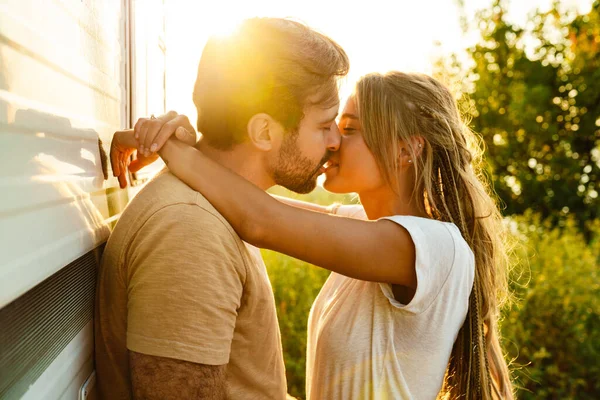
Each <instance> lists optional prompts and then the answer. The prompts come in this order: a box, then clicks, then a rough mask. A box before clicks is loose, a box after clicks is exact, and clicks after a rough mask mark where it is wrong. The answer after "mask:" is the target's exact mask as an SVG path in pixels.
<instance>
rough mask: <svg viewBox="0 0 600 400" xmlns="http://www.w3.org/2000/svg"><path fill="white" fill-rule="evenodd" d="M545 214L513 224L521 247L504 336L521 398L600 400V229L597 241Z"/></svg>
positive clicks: (598, 227)
mask: <svg viewBox="0 0 600 400" xmlns="http://www.w3.org/2000/svg"><path fill="white" fill-rule="evenodd" d="M540 221H541V220H540V218H539V216H533V217H532V216H531V215H529V213H528V215H526V216H524V217H518V218H515V219H513V224H515V225H516V226H518V233H517V235H518V237H519V238H520V240H521V244H522V245H521V246H520V247H519V250H518V252H517V254H516V256H517V261H518V267H517V271H519V272H520V274H519V275H518V276H516V277H515V278H516V279H515V281H514V282H513V284H512V290H513V293H514V294H515V297H516V301H515V302H514V304H513V305H512V306H511V307H510V308H509V309H507V310H505V313H504V319H503V321H502V336H503V339H504V347H505V349H506V350H507V352H508V359H509V360H513V367H514V368H515V369H514V372H515V373H514V375H515V378H516V383H517V385H518V386H519V387H520V390H519V394H518V396H517V397H518V398H519V399H597V398H600V381H599V380H598V377H599V376H600V363H599V362H598V360H600V279H599V278H600V276H599V271H598V263H599V262H600V224H599V223H595V224H593V225H592V226H590V227H589V229H590V231H591V232H593V234H594V235H595V236H594V240H593V241H592V242H591V243H590V244H586V241H585V239H584V237H583V235H582V234H580V233H579V231H578V229H577V227H576V226H575V223H574V222H573V220H572V219H569V220H568V221H567V223H566V224H565V227H563V228H552V227H551V225H550V223H548V222H545V223H542V222H540Z"/></svg>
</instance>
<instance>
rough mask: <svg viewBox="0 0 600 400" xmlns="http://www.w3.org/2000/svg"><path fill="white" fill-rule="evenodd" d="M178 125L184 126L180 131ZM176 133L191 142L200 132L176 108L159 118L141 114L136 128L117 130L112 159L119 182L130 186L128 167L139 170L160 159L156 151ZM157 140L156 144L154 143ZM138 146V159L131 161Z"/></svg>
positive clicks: (179, 137)
mask: <svg viewBox="0 0 600 400" xmlns="http://www.w3.org/2000/svg"><path fill="white" fill-rule="evenodd" d="M177 128H183V129H180V130H179V131H178V130H177ZM173 135H175V136H176V137H177V138H178V139H179V140H181V141H183V142H185V143H186V144H187V145H194V144H195V143H196V133H195V131H194V128H193V127H192V125H191V124H190V121H189V119H188V118H187V117H186V116H185V115H178V114H177V113H176V112H175V111H170V112H168V113H167V114H164V115H161V116H160V117H158V118H140V119H139V120H138V121H137V123H136V124H135V127H134V129H128V130H124V131H117V132H115V134H114V135H113V139H112V142H111V146H110V162H111V166H112V170H113V176H115V177H117V178H118V180H119V186H120V187H121V188H122V189H123V188H125V187H127V170H128V169H129V171H130V172H137V171H139V170H140V169H142V168H144V167H145V166H147V165H150V164H152V163H153V162H155V161H156V160H157V159H158V154H157V153H156V151H158V150H159V149H160V148H162V146H163V145H164V143H165V141H166V140H167V139H168V138H169V137H171V136H173ZM146 143H150V144H148V145H146ZM154 143H156V146H154V147H153V144H154ZM151 149H155V150H151ZM136 150H137V156H136V159H134V160H133V161H131V155H132V154H134V153H135V152H136Z"/></svg>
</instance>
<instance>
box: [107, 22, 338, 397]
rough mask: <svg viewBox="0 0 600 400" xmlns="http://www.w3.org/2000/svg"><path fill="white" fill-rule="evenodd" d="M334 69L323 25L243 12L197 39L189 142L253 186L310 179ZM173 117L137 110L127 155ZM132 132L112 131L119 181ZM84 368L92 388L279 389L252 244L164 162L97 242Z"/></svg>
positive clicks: (277, 345) (323, 144) (322, 144)
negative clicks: (218, 33) (91, 332)
mask: <svg viewBox="0 0 600 400" xmlns="http://www.w3.org/2000/svg"><path fill="white" fill-rule="evenodd" d="M347 72H348V59H347V56H346V54H345V53H344V51H343V50H342V49H341V48H340V46H339V45H337V44H336V43H335V42H333V41H332V40H331V39H329V38H327V37H325V36H323V35H321V34H319V33H317V32H315V31H312V30H310V29H309V28H307V27H306V26H304V25H302V24H300V23H297V22H293V21H289V20H283V19H274V18H261V19H258V18H257V19H251V20H247V21H245V22H243V23H242V24H241V26H240V28H239V29H238V31H237V32H236V33H235V34H233V35H232V36H230V37H226V38H211V39H210V40H209V42H208V43H207V45H206V47H205V49H204V51H203V54H202V58H201V60H200V65H199V67H198V78H197V81H196V85H195V88H194V103H195V105H196V107H197V109H198V124H197V127H198V131H199V132H201V133H202V135H203V139H202V140H201V141H200V142H199V143H198V144H197V145H196V146H197V147H198V148H199V149H200V150H202V151H203V152H204V153H205V154H207V155H208V156H209V157H212V158H213V159H214V160H216V161H217V162H219V163H221V164H222V165H224V166H226V167H228V168H230V169H231V170H233V171H235V172H236V173H238V174H239V175H241V176H243V177H244V178H246V179H247V180H248V181H250V182H252V183H254V184H255V185H257V186H259V187H261V188H263V189H267V188H269V187H271V186H273V185H275V184H279V185H282V186H285V187H287V188H289V189H291V190H294V191H297V192H302V193H306V192H309V191H311V190H312V189H313V188H314V187H315V185H316V178H317V176H318V175H319V173H320V172H321V166H322V165H323V164H324V163H325V162H326V161H327V159H328V157H329V153H330V152H332V151H336V150H337V149H338V146H339V141H340V135H339V132H338V131H337V126H336V124H335V117H336V115H337V110H338V106H339V99H338V91H337V80H338V78H339V77H341V76H344V75H346V73H347ZM172 117H173V115H168V116H167V117H166V119H164V120H163V119H156V120H142V123H138V124H136V135H137V137H138V139H137V141H136V142H139V143H140V148H139V150H138V154H139V155H140V156H141V157H142V158H141V159H140V161H138V162H137V165H136V166H135V168H136V169H138V168H140V167H141V166H142V165H144V164H146V163H148V162H149V161H151V160H152V159H153V155H152V154H151V150H152V143H145V141H144V140H145V138H146V137H154V135H148V134H147V132H148V131H149V130H154V132H158V131H160V134H159V137H165V140H166V137H168V135H170V134H171V133H172V132H173V130H174V127H175V126H176V125H177V124H181V119H179V120H177V119H176V120H173V121H171V122H167V123H165V121H167V120H169V119H171V118H172ZM174 123H175V124H174ZM163 133H164V134H165V135H166V136H163ZM132 136H133V134H132V133H131V132H125V131H123V132H117V133H116V134H115V138H114V139H113V147H112V149H111V160H112V164H113V173H114V174H115V175H116V176H119V179H120V181H121V185H122V186H123V185H124V184H126V181H125V180H124V177H125V169H126V164H125V161H124V160H125V158H126V156H127V155H128V154H129V153H130V152H128V150H127V146H126V145H124V143H125V142H126V141H128V140H131V137H132ZM144 157H145V158H144ZM231 195H232V196H235V195H236V194H235V193H232V194H231ZM96 368H97V373H98V385H99V392H100V396H101V398H105V399H121V398H122V399H128V398H132V397H133V398H143V399H188V398H201V399H220V398H230V399H283V398H285V397H286V381H285V371H284V365H283V357H282V350H281V340H280V334H279V328H278V324H277V316H276V312H275V305H274V299H273V292H272V289H271V286H270V283H269V280H268V277H267V275H266V270H265V266H264V264H263V262H262V259H261V257H260V253H259V251H258V249H256V248H253V247H251V246H249V245H246V244H245V243H243V242H242V241H241V240H240V239H239V237H238V236H237V235H236V233H235V232H234V231H233V229H232V228H231V226H230V225H229V224H228V223H227V222H226V221H225V219H224V218H223V217H222V216H221V215H220V214H219V213H218V212H217V211H216V210H215V209H214V208H213V207H212V206H211V204H210V203H209V202H208V201H207V200H206V199H205V198H204V197H203V196H202V194H201V193H198V192H195V191H193V190H192V189H190V188H189V187H188V186H186V185H185V184H184V183H183V182H181V181H179V180H178V179H177V178H175V177H174V176H173V175H172V174H170V173H168V172H163V173H161V174H160V175H159V176H158V177H156V178H155V179H154V180H153V181H151V182H150V183H149V184H148V185H147V186H146V187H145V188H144V189H143V190H142V191H141V192H140V193H139V194H138V195H137V196H136V197H135V198H134V199H133V201H132V202H131V204H130V205H129V206H128V207H127V209H126V210H125V211H124V212H123V215H122V216H121V218H120V220H119V222H118V224H117V226H116V227H115V230H114V232H113V233H112V235H111V237H110V239H109V241H108V244H107V246H106V249H105V251H104V258H103V262H102V267H101V271H100V273H99V278H98V290H97V300H96Z"/></svg>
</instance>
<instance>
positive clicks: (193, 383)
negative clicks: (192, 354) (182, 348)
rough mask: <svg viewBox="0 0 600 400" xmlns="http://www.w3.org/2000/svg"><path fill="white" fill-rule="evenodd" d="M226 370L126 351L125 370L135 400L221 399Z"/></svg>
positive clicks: (223, 367) (215, 366)
mask: <svg viewBox="0 0 600 400" xmlns="http://www.w3.org/2000/svg"><path fill="white" fill-rule="evenodd" d="M226 367H227V366H226V365H205V364H196V363H192V362H189V361H182V360H175V359H173V358H166V357H157V356H150V355H147V354H142V353H136V352H135V351H129V370H130V373H131V384H132V387H133V398H134V399H136V400H154V399H156V400H169V399H203V400H220V399H224V398H225V370H226Z"/></svg>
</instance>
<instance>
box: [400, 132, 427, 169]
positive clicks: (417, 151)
mask: <svg viewBox="0 0 600 400" xmlns="http://www.w3.org/2000/svg"><path fill="white" fill-rule="evenodd" d="M399 147H400V149H399V157H398V158H399V159H398V165H400V166H407V165H414V163H415V161H416V159H417V158H419V157H421V154H422V153H423V149H424V148H425V139H423V137H422V136H413V137H411V138H410V139H409V140H408V141H401V142H400V144H399Z"/></svg>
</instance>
